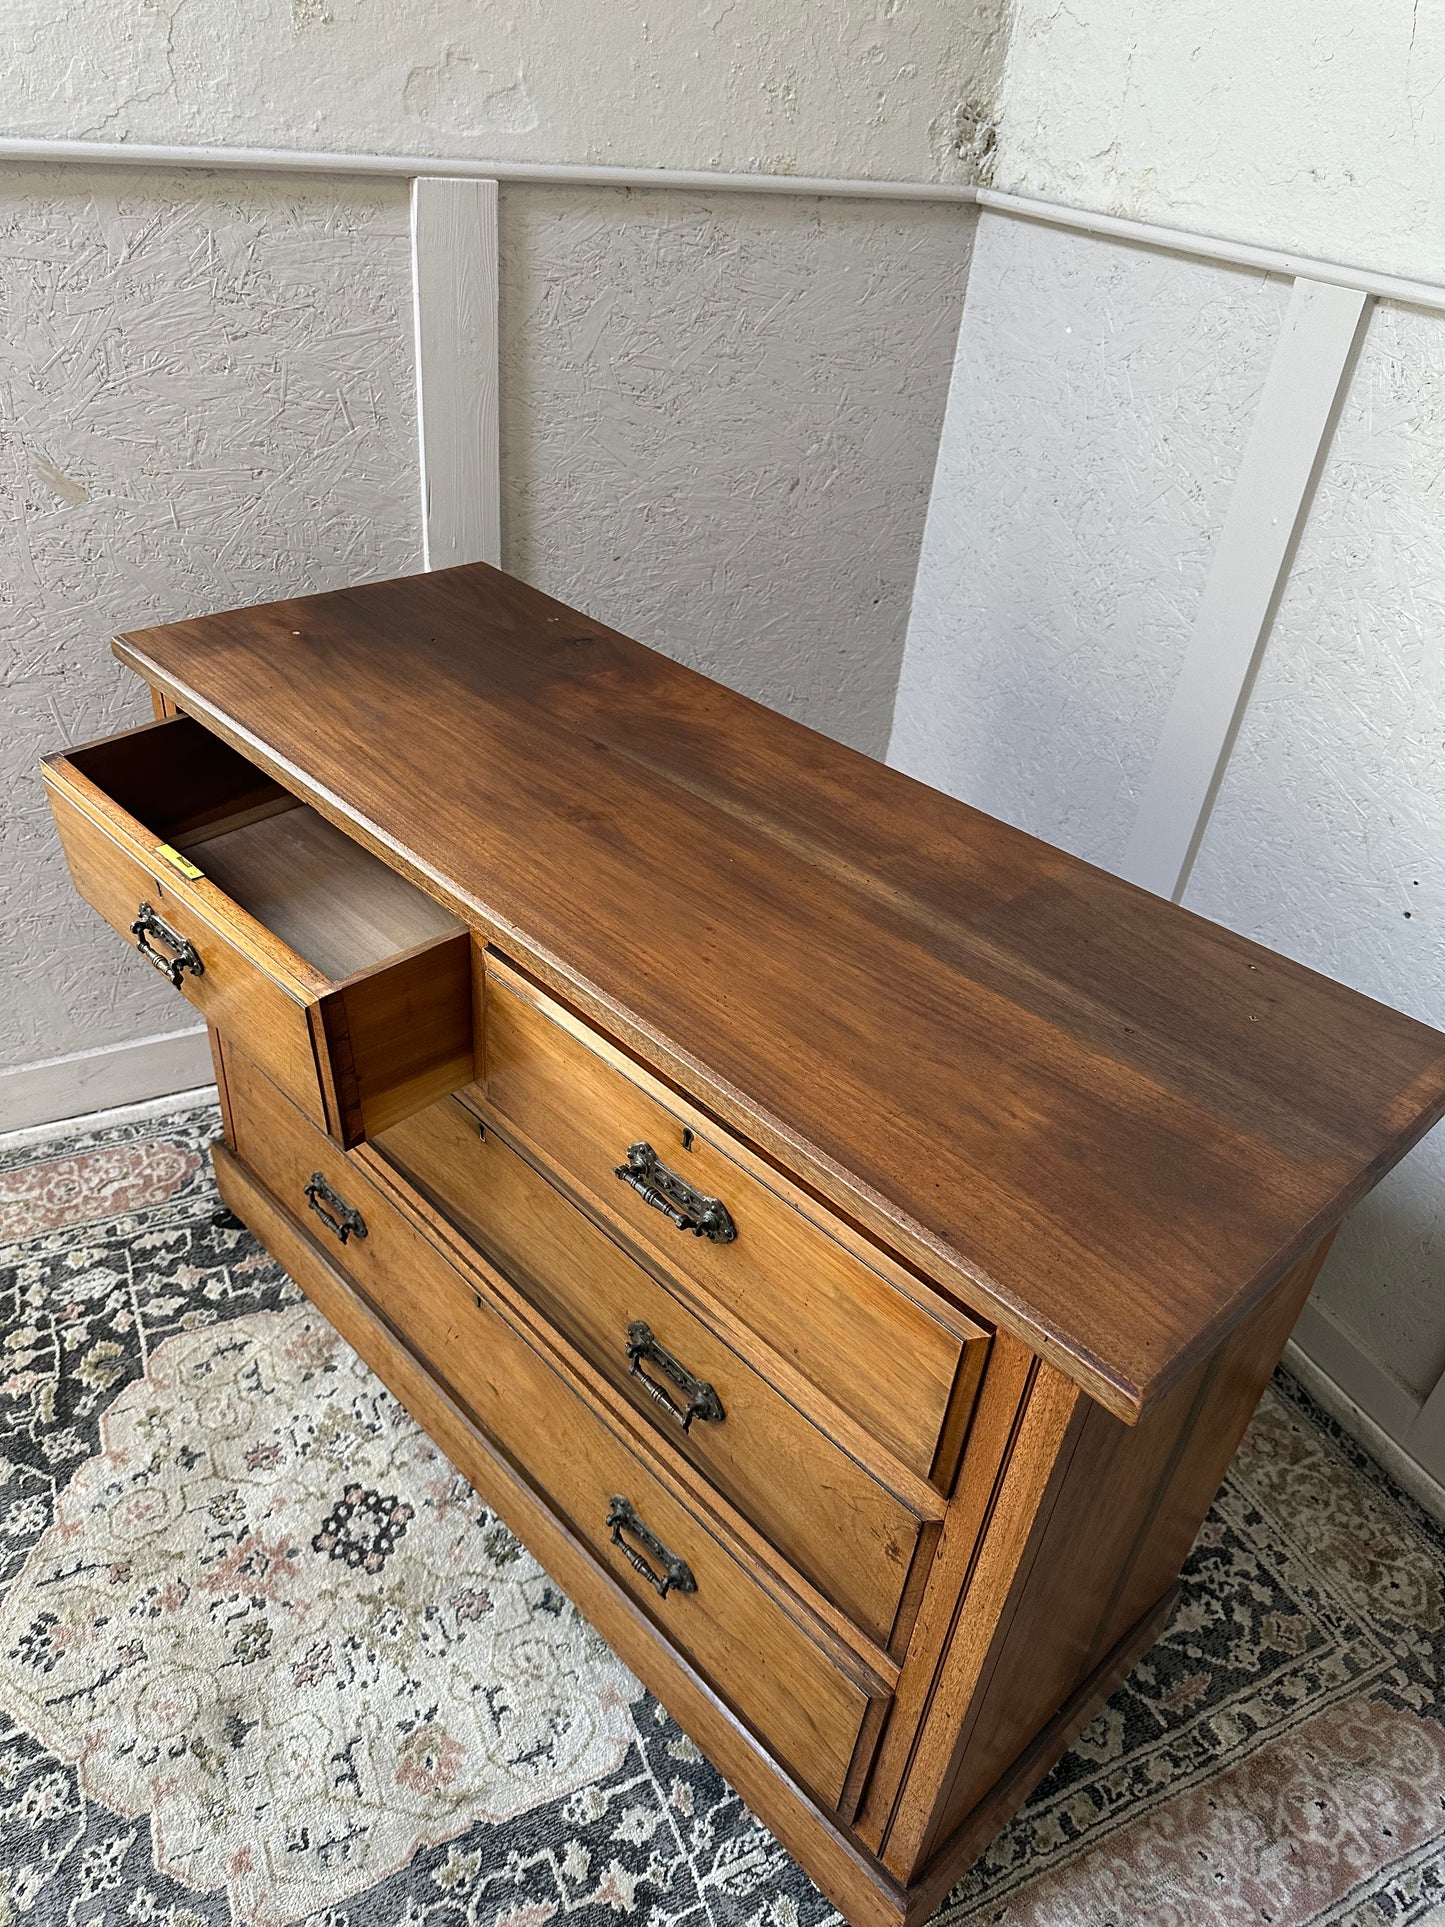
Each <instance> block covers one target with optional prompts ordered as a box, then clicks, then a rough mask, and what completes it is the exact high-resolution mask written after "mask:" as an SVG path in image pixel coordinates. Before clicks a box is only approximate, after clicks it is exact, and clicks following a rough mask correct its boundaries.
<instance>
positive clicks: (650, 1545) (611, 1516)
mask: <svg viewBox="0 0 1445 1927" xmlns="http://www.w3.org/2000/svg"><path fill="white" fill-rule="evenodd" d="M607 1529H608V1531H609V1532H610V1533H611V1534H612V1543H613V1545H614V1546H616V1547H617V1549H618V1551H619V1552H620V1553H621V1554H622V1556H623V1558H624V1559H625V1560H626V1561H627V1563H628V1565H629V1566H631V1567H632V1569H633V1571H634V1572H640V1573H641V1574H642V1576H643V1578H644V1579H645V1580H646V1581H647V1583H648V1585H649V1586H651V1587H652V1588H653V1589H654V1591H655V1592H656V1593H657V1594H658V1596H659V1598H662V1599H666V1597H667V1595H668V1594H669V1593H670V1592H696V1591H697V1581H696V1580H695V1579H694V1578H693V1576H692V1567H691V1566H690V1565H689V1564H688V1563H687V1561H686V1560H685V1559H679V1558H678V1556H677V1554H676V1553H675V1552H669V1551H668V1549H667V1547H666V1546H665V1545H664V1544H663V1543H662V1541H661V1539H659V1538H658V1536H657V1534H656V1533H655V1532H650V1531H649V1530H648V1529H647V1527H646V1526H645V1525H644V1524H643V1523H642V1521H641V1519H640V1518H639V1517H638V1516H637V1508H636V1507H635V1506H634V1505H633V1503H632V1501H631V1500H630V1499H624V1498H623V1497H622V1495H621V1493H620V1492H619V1493H614V1495H613V1499H612V1503H611V1505H610V1506H609V1507H608V1508H607ZM624 1532H630V1533H631V1534H632V1536H633V1538H634V1539H640V1540H641V1541H642V1543H643V1545H644V1546H646V1548H647V1550H648V1552H650V1553H651V1555H652V1557H653V1558H654V1559H655V1560H656V1561H657V1563H658V1565H659V1566H661V1567H662V1571H661V1572H654V1571H653V1569H652V1567H651V1566H650V1565H649V1564H648V1562H647V1560H646V1559H645V1558H644V1557H643V1556H642V1554H641V1553H640V1552H638V1551H637V1550H636V1549H635V1548H634V1547H632V1546H630V1545H628V1543H627V1541H626V1540H625V1539H624V1538H623V1536H622V1535H623V1533H624Z"/></svg>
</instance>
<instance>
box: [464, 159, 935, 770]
mask: <svg viewBox="0 0 1445 1927" xmlns="http://www.w3.org/2000/svg"><path fill="white" fill-rule="evenodd" d="M972 228H973V218H972V215H971V213H970V212H969V211H968V210H966V209H959V208H949V207H929V206H927V205H919V204H914V205H898V204H895V205H888V204H880V203H877V202H868V201H843V200H816V199H812V200H798V201H794V200H791V199H787V200H776V199H772V198H769V197H764V196H761V195H746V194H724V195H711V196H695V195H687V194H674V193H657V192H652V191H648V192H646V193H626V192H606V191H604V192H601V193H598V192H594V191H582V190H557V189H549V188H520V187H507V188H506V189H505V190H504V192H503V195H502V207H501V289H502V296H501V299H502V477H503V491H504V518H503V529H502V540H503V555H504V559H505V561H506V566H507V567H508V568H510V569H513V570H515V571H516V572H517V573H518V574H519V575H522V576H525V577H526V578H527V580H528V581H531V582H535V583H537V584H538V585H539V586H540V587H542V588H545V589H547V590H549V591H550V592H551V593H553V594H555V595H559V596H561V597H562V598H563V599H564V600H567V601H571V602H575V603H577V604H578V605H579V606H581V607H583V608H585V609H587V610H589V611H592V612H594V613H595V614H597V615H598V616H600V617H601V618H603V619H604V620H606V621H609V622H612V623H614V624H615V625H616V626H618V627H619V628H622V629H625V630H627V631H628V632H629V633H630V634H633V635H636V636H638V637H639V638H640V639H641V640H642V641H644V642H648V643H651V644H653V645H654V646H655V647H656V648H659V649H662V650H665V651H666V652H667V653H668V654H669V655H672V656H675V657H677V658H678V659H679V660H681V661H683V662H687V663H690V664H691V665H692V666H693V667H695V668H698V669H702V670H705V671H706V672H707V674H709V675H712V676H717V677H719V678H720V679H721V680H722V681H724V682H726V683H729V684H731V685H732V687H734V688H736V689H740V690H742V691H743V692H744V693H745V694H747V695H750V696H754V697H756V698H757V699H758V700H759V701H761V702H765V703H768V704H769V705H771V706H772V707H773V708H775V709H780V710H783V711H785V712H786V713H788V714H790V715H793V716H797V717H799V718H800V719H801V720H803V721H805V722H808V723H811V724H812V725H813V726H814V727H815V728H819V729H823V730H826V731H827V732H828V733H829V734H830V735H833V736H836V737H838V738H840V739H841V740H842V741H845V742H848V743H852V744H853V745H855V746H856V747H858V748H860V749H865V750H869V751H871V752H872V753H873V754H875V755H881V754H882V753H883V750H884V747H885V745H886V743H887V740H888V726H889V718H890V716H891V714H892V709H893V699H894V691H895V688H896V686H897V680H898V665H899V660H900V658H901V655H902V651H903V636H904V628H905V625H906V622H907V619H908V607H909V599H910V594H911V591H912V585H913V573H914V568H915V566H916V561H917V556H918V544H919V539H920V537H921V534H922V529H923V518H924V513H925V510H926V508H927V502H928V492H929V479H930V476H931V474H932V470H933V463H934V457H935V453H936V450H937V446H938V434H939V427H940V424H941V422H942V418H943V408H944V402H945V398H946V392H947V382H948V361H949V355H950V353H951V350H952V343H953V338H954V335H955V333H956V331H957V326H958V310H959V303H960V300H961V298H962V293H963V283H964V276H965V273H966V270H967V262H968V246H969V241H970V237H971V234H972Z"/></svg>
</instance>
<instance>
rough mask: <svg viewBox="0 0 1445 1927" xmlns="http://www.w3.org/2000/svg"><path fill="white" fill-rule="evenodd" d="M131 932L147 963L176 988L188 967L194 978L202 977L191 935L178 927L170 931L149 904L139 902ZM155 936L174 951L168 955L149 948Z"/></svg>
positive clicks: (178, 986) (199, 961)
mask: <svg viewBox="0 0 1445 1927" xmlns="http://www.w3.org/2000/svg"><path fill="white" fill-rule="evenodd" d="M130 933H131V935H132V936H133V937H134V938H135V947H136V949H137V950H138V951H139V952H140V954H141V955H142V956H143V957H144V958H145V960H146V962H147V963H152V964H154V965H155V967H156V969H157V970H158V971H160V973H161V975H162V976H163V977H169V978H170V980H171V982H172V983H173V984H174V985H175V987H176V989H177V990H179V989H180V987H181V978H182V977H184V975H185V974H186V972H187V971H188V970H189V971H190V973H191V975H192V976H193V977H203V976H204V975H205V974H206V966H205V965H204V964H203V963H202V962H201V955H200V952H199V951H198V950H197V949H196V946H195V945H194V944H193V943H192V942H191V940H190V938H189V937H183V936H182V935H181V934H180V932H179V931H178V930H172V928H171V926H170V925H169V924H168V923H164V922H163V921H162V920H161V918H159V917H158V916H157V915H156V913H155V911H154V910H152V908H151V907H150V905H149V904H148V903H143V904H141V905H140V906H139V908H138V909H137V910H136V913H135V922H134V923H133V924H132V925H131V927H130ZM157 938H158V939H159V940H160V942H161V943H163V944H165V945H166V946H167V948H168V949H170V950H171V951H172V952H173V953H174V954H173V955H171V956H169V957H168V956H166V954H165V952H164V951H161V950H154V949H152V947H151V944H152V940H153V939H157Z"/></svg>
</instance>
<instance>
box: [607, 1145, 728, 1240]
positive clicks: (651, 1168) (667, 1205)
mask: <svg viewBox="0 0 1445 1927" xmlns="http://www.w3.org/2000/svg"><path fill="white" fill-rule="evenodd" d="M613 1175H614V1177H619V1178H621V1180H622V1182H623V1183H624V1184H630V1185H631V1186H632V1188H633V1190H634V1191H635V1192H636V1193H637V1195H638V1197H639V1198H641V1199H642V1202H643V1203H644V1204H650V1205H651V1206H652V1208H653V1210H654V1211H660V1212H661V1213H662V1215H663V1217H664V1218H670V1219H671V1220H672V1222H673V1223H674V1224H675V1225H676V1226H677V1228H678V1230H679V1231H690V1232H691V1233H692V1235H693V1236H694V1237H695V1238H706V1239H708V1240H709V1242H710V1243H712V1244H715V1245H730V1244H731V1243H732V1241H733V1239H734V1238H736V1236H737V1235H738V1228H737V1226H736V1225H735V1224H734V1223H733V1221H732V1218H731V1216H730V1214H729V1212H728V1208H727V1206H726V1205H725V1204H724V1203H723V1201H722V1199H721V1198H710V1197H708V1196H707V1195H706V1193H705V1192H702V1191H698V1190H696V1189H695V1188H694V1187H693V1186H692V1185H690V1184H689V1183H688V1181H687V1179H686V1178H685V1177H682V1176H681V1175H680V1174H679V1173H678V1172H676V1171H670V1170H669V1169H668V1168H667V1166H666V1165H665V1164H664V1163H662V1161H661V1160H660V1159H659V1157H658V1155H657V1153H656V1151H654V1150H653V1148H652V1146H651V1145H650V1144H629V1145H628V1147H627V1162H626V1164H619V1165H617V1166H616V1168H615V1170H614V1172H613Z"/></svg>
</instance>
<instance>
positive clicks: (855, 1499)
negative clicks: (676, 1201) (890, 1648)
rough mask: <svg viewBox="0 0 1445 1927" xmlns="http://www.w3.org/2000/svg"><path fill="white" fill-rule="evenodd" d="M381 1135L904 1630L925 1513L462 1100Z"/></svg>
mask: <svg viewBox="0 0 1445 1927" xmlns="http://www.w3.org/2000/svg"><path fill="white" fill-rule="evenodd" d="M375 1148H376V1149H377V1150H379V1151H380V1152H381V1153H382V1155H383V1156H385V1157H386V1158H388V1159H389V1160H390V1161H391V1162H392V1163H393V1164H395V1165H396V1166H397V1167H398V1168H399V1169H400V1170H401V1171H402V1173H403V1174H404V1175H405V1176H406V1177H408V1178H409V1179H410V1180H411V1181H412V1182H413V1183H414V1184H415V1185H416V1186H417V1187H418V1188H419V1189H420V1190H421V1191H423V1192H424V1193H425V1194H427V1195H428V1196H429V1197H431V1198H432V1199H433V1200H434V1201H435V1202H436V1204H437V1205H439V1206H440V1207H441V1209H442V1210H443V1211H444V1212H445V1213H446V1215H447V1217H448V1218H449V1219H450V1220H451V1221H452V1222H453V1223H455V1224H457V1225H458V1226H459V1227H460V1228H461V1229H462V1230H463V1231H465V1232H466V1234H467V1235H468V1236H469V1237H470V1238H471V1239H472V1240H473V1241H474V1242H475V1243H476V1244H477V1245H479V1246H480V1248H481V1249H482V1250H483V1251H484V1252H485V1253H486V1255H487V1256H488V1258H490V1259H491V1261H492V1262H493V1263H494V1264H495V1265H497V1267H498V1268H499V1269H500V1270H502V1271H503V1272H505V1273H506V1274H507V1276H508V1277H510V1278H511V1279H512V1280H513V1281H514V1283H516V1284H517V1285H518V1287H519V1289H521V1290H522V1291H524V1292H525V1293H526V1294H527V1296H528V1297H529V1298H530V1299H531V1300H532V1302H533V1303H534V1304H536V1305H537V1306H538V1307H539V1308H540V1309H541V1310H542V1311H543V1312H544V1313H545V1315H546V1316H547V1318H548V1319H549V1320H550V1322H551V1323H552V1324H554V1325H556V1326H557V1327H558V1328H559V1329H560V1330H562V1331H563V1332H565V1333H566V1335H567V1337H568V1338H570V1339H571V1341H572V1342H573V1344H575V1345H576V1346H577V1348H578V1350H579V1351H581V1352H583V1353H584V1354H585V1355H586V1356H587V1357H588V1358H589V1359H590V1360H591V1362H592V1363H593V1364H594V1365H595V1366H596V1367H597V1368H598V1370H599V1371H601V1372H602V1373H604V1374H605V1375H606V1376H607V1377H608V1378H610V1379H611V1381H612V1382H613V1384H614V1385H616V1386H618V1387H619V1388H620V1389H621V1390H622V1391H624V1392H625V1393H627V1394H628V1396H629V1397H630V1398H631V1399H632V1400H633V1402H634V1404H635V1405H636V1406H637V1408H638V1410H639V1411H641V1412H642V1413H643V1414H644V1415H645V1416H646V1417H647V1418H648V1419H649V1420H650V1421H651V1422H652V1423H653V1424H654V1425H655V1426H656V1429H657V1431H658V1433H659V1435H660V1436H661V1437H662V1438H664V1439H665V1440H666V1441H667V1443H668V1444H669V1445H670V1446H672V1447H675V1448H676V1449H677V1450H678V1451H680V1452H683V1453H685V1454H686V1455H687V1457H688V1458H690V1459H691V1460H692V1461H693V1463H694V1464H695V1465H697V1466H698V1467H699V1469H700V1470H702V1471H703V1472H705V1473H706V1475H707V1476H708V1478H709V1479H711V1480H712V1482H713V1483H714V1484H715V1485H716V1486H717V1487H718V1488H719V1490H720V1491H722V1492H724V1493H726V1495H727V1496H728V1498H730V1499H731V1500H732V1501H733V1503H734V1504H735V1505H737V1506H738V1508H739V1509H740V1510H741V1511H742V1512H743V1513H745V1514H746V1515H747V1517H748V1518H749V1519H751V1521H752V1523H753V1524H754V1525H755V1526H757V1528H758V1529H759V1531H760V1532H762V1533H763V1534H764V1535H765V1536H766V1537H767V1538H768V1539H770V1540H771V1541H772V1543H773V1544H774V1545H775V1546H776V1547H777V1548H778V1550H779V1551H780V1552H781V1553H782V1554H783V1555H784V1557H785V1558H787V1559H789V1560H790V1561H791V1562H792V1563H793V1564H794V1565H795V1566H796V1567H797V1568H798V1569H799V1570H800V1571H801V1572H802V1573H804V1574H805V1575H806V1577H807V1578H808V1579H810V1580H811V1581H812V1583H813V1584H814V1585H815V1586H817V1588H818V1590H819V1591H820V1592H822V1593H823V1594H824V1595H825V1596H826V1597H827V1598H829V1599H831V1600H832V1601H833V1603H834V1604H835V1605H837V1606H838V1607H840V1608H841V1610H842V1611H844V1612H845V1613H847V1614H848V1615H849V1616H850V1618H852V1620H853V1621H854V1622H855V1624H856V1625H858V1626H859V1627H860V1628H861V1629H862V1631H863V1632H864V1633H866V1634H867V1635H868V1637H869V1638H870V1639H873V1640H876V1641H877V1642H878V1644H879V1645H881V1646H887V1645H888V1644H889V1641H890V1639H891V1637H892V1634H893V1630H894V1624H895V1621H896V1619H897V1615H898V1608H899V1602H900V1600H901V1598H902V1596H903V1592H904V1588H905V1586H906V1584H907V1581H908V1577H909V1572H910V1569H911V1567H912V1565H913V1562H914V1559H915V1557H916V1556H918V1553H919V1542H920V1538H921V1537H923V1536H925V1533H926V1536H927V1542H928V1544H929V1545H930V1546H931V1544H932V1542H933V1537H934V1534H933V1532H932V1530H931V1528H926V1527H925V1523H924V1520H923V1519H922V1518H920V1516H919V1514H918V1512H916V1511H914V1510H911V1509H910V1508H909V1506H908V1505H907V1504H905V1502H904V1500H903V1499H901V1498H900V1497H898V1496H897V1495H896V1494H894V1493H893V1492H891V1491H889V1490H888V1488H887V1487H886V1486H884V1485H883V1484H882V1483H881V1482H880V1481H879V1480H878V1479H876V1478H875V1477H873V1475H872V1474H871V1473H869V1472H867V1471H865V1469H864V1468H863V1467H862V1466H861V1465H859V1464H858V1463H857V1461H856V1460H855V1459H853V1458H851V1457H850V1456H849V1455H848V1454H847V1453H846V1452H845V1451H844V1450H843V1449H842V1447H841V1446H839V1445H838V1444H837V1443H835V1442H834V1441H833V1440H832V1439H830V1438H829V1437H828V1436H827V1434H826V1433H824V1432H822V1431H820V1430H819V1428H818V1427H817V1426H816V1425H815V1424H814V1423H813V1422H812V1421H811V1420H810V1419H809V1418H807V1417H805V1416H804V1414H803V1413H802V1412H800V1411H799V1410H798V1409H797V1407H796V1406H795V1405H793V1404H791V1403H790V1402H789V1401H788V1400H787V1399H786V1398H785V1397H784V1396H783V1394H782V1393H781V1392H780V1391H778V1390H777V1389H776V1388H775V1387H774V1386H773V1385H771V1384H769V1382H768V1381H767V1379H765V1378H764V1377H762V1376H761V1375H760V1374H759V1373H758V1372H757V1371H755V1370H754V1369H753V1368H752V1366H751V1365H749V1364H748V1363H747V1362H746V1361H745V1360H744V1359H742V1358H741V1357H739V1355H738V1353H737V1352H736V1351H735V1350H734V1349H733V1348H732V1347H731V1346H729V1345H728V1344H727V1343H726V1342H725V1341H724V1340H723V1339H722V1338H721V1337H720V1336H719V1335H718V1334H717V1333H716V1332H714V1331H713V1330H712V1329H711V1328H710V1327H709V1326H708V1325H707V1324H706V1323H705V1322H704V1321H703V1320H702V1319H701V1318H700V1317H698V1316H697V1315H696V1314H695V1313H694V1312H693V1311H691V1310H690V1309H689V1308H688V1307H687V1306H686V1305H684V1304H682V1303H681V1302H680V1300H679V1299H678V1298H677V1297H676V1296H675V1295H674V1294H673V1293H672V1292H670V1291H667V1290H666V1289H664V1287H663V1286H662V1285H660V1284H659V1283H658V1282H657V1280H656V1279H655V1278H653V1277H651V1276H650V1275H649V1274H648V1273H647V1272H646V1271H644V1270H643V1269H642V1267H641V1266H640V1265H639V1264H637V1263H636V1262H635V1260H634V1259H632V1258H631V1257H629V1256H628V1254H627V1253H626V1252H625V1251H623V1250H622V1248H621V1247H620V1246H619V1245H617V1244H616V1243H614V1241H613V1240H612V1239H611V1238H609V1237H608V1236H607V1235H606V1234H605V1233H604V1232H603V1231H601V1230H600V1229H599V1228H598V1227H597V1226H596V1225H595V1224H594V1223H593V1222H592V1220H591V1219H590V1218H588V1217H586V1216H585V1215H584V1214H583V1213H582V1212H581V1211H579V1210H578V1209H577V1208H576V1207H575V1206H574V1205H572V1204H571V1203H569V1202H568V1200H567V1199H566V1198H564V1197H563V1196H562V1195H561V1193H560V1192H558V1191H557V1190H556V1189H555V1188H554V1187H553V1186H552V1185H551V1184H549V1183H548V1182H547V1180H546V1179H545V1178H544V1177H543V1176H542V1175H541V1174H540V1173H539V1172H538V1171H536V1170H535V1169H534V1168H533V1167H532V1165H530V1164H529V1163H528V1162H527V1161H526V1160H525V1159H524V1158H522V1157H521V1156H519V1155H518V1153H517V1152H516V1151H514V1150H513V1149H511V1148H510V1147H509V1146H508V1145H507V1144H505V1143H504V1142H503V1140H502V1139H501V1137H500V1136H499V1135H498V1133H497V1131H496V1130H495V1128H488V1129H487V1130H486V1131H485V1133H484V1132H483V1131H482V1130H481V1129H480V1128H479V1126H478V1120H477V1118H476V1116H475V1115H474V1114H473V1113H472V1112H471V1111H469V1110H467V1109H466V1108H465V1107H464V1106H463V1105H461V1104H460V1103H458V1102H457V1101H456V1100H455V1099H452V1098H447V1099H445V1100H444V1101H443V1102H442V1103H440V1104H435V1105H432V1106H431V1107H430V1108H429V1109H427V1110H425V1111H420V1112H418V1113H417V1115H416V1116H415V1117H411V1118H408V1119H407V1120H406V1121H405V1122H404V1123H402V1124H399V1125H397V1126H396V1127H395V1128H394V1129H393V1130H391V1131H388V1132H386V1133H385V1134H384V1135H383V1136H382V1137H381V1138H379V1139H378V1140H377V1142H376V1147H375ZM939 1509H940V1510H941V1507H940V1508H939ZM931 1517H932V1514H930V1518H931Z"/></svg>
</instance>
